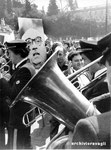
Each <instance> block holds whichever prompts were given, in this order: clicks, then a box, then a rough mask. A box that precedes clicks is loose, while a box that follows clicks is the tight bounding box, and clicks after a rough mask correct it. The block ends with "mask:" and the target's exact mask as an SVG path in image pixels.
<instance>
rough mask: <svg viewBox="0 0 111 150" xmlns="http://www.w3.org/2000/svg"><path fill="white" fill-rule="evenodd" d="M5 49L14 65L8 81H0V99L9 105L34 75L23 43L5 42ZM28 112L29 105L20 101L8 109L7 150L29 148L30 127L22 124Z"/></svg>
mask: <svg viewBox="0 0 111 150" xmlns="http://www.w3.org/2000/svg"><path fill="white" fill-rule="evenodd" d="M6 47H7V49H8V52H9V57H10V60H11V61H12V63H13V64H14V65H15V72H14V73H13V75H12V77H11V79H10V80H9V81H6V80H5V79H4V78H2V79H0V99H3V98H4V97H5V98H7V99H8V102H9V103H12V102H13V101H14V99H15V98H16V96H17V95H18V94H19V92H20V91H21V89H22V88H23V87H24V86H25V85H26V83H27V82H28V81H29V80H30V79H31V77H32V76H33V75H34V74H35V69H34V67H33V66H32V65H31V64H30V63H29V62H28V59H27V56H28V54H29V50H28V49H27V43H26V42H25V41H23V40H21V39H20V40H19V39H18V40H13V41H10V42H6ZM28 110H30V105H29V104H27V103H24V102H22V101H18V102H17V103H16V104H15V105H14V106H13V107H11V108H10V116H9V127H8V128H9V130H8V146H9V147H8V148H10V149H13V148H17V149H25V148H27V149H29V148H31V141H30V140H31V139H30V127H25V125H23V123H22V118H23V115H24V114H25V113H26V112H27V111H28ZM15 135H16V136H15ZM15 137H16V139H15ZM14 141H15V142H14ZM14 144H15V147H13V146H14Z"/></svg>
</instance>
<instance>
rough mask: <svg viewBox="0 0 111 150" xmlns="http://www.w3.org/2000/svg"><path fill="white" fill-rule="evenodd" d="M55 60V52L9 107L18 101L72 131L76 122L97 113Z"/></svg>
mask: <svg viewBox="0 0 111 150" xmlns="http://www.w3.org/2000/svg"><path fill="white" fill-rule="evenodd" d="M56 60H57V52H55V53H53V54H52V56H51V57H50V58H49V59H48V60H47V61H46V63H45V64H44V65H43V66H42V67H41V68H40V70H39V72H38V73H37V74H35V75H34V76H33V77H32V78H31V80H30V81H29V82H28V83H27V84H26V85H25V86H24V88H23V89H22V90H21V92H20V93H19V94H18V95H17V97H16V98H15V100H14V101H13V103H12V104H11V106H10V107H13V106H14V104H15V103H16V102H18V101H19V100H21V101H23V102H26V103H29V104H31V105H35V106H36V107H39V108H41V109H42V110H44V111H46V112H48V113H49V114H51V115H53V116H54V117H56V118H57V119H58V120H59V121H60V122H61V123H62V124H64V125H66V126H67V127H68V128H69V129H70V130H73V129H74V125H75V124H76V123H77V121H78V120H79V119H81V118H85V117H88V116H91V115H94V114H96V115H97V114H100V112H99V111H98V110H97V109H96V108H95V107H94V106H93V104H92V103H90V102H89V101H88V100H87V98H86V97H85V96H83V95H82V93H81V92H79V90H77V88H75V87H74V86H73V84H72V83H71V82H70V81H69V80H68V79H67V78H66V76H65V75H64V74H63V72H62V71H61V70H60V68H59V67H58V65H57V61H56Z"/></svg>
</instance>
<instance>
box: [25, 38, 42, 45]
mask: <svg viewBox="0 0 111 150" xmlns="http://www.w3.org/2000/svg"><path fill="white" fill-rule="evenodd" d="M25 41H26V42H27V44H28V45H32V44H33V43H34V42H35V43H36V44H37V45H39V46H40V45H41V44H42V38H41V37H40V36H37V37H36V38H35V39H31V38H28V39H26V40H25Z"/></svg>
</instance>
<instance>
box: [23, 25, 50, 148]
mask: <svg viewBox="0 0 111 150" xmlns="http://www.w3.org/2000/svg"><path fill="white" fill-rule="evenodd" d="M22 39H23V40H25V41H26V42H27V43H28V48H29V51H30V52H29V55H28V58H29V60H30V63H31V64H32V65H33V66H34V68H35V71H36V73H38V71H39V70H40V68H41V67H42V66H43V65H44V63H45V62H46V60H47V59H48V58H49V57H50V55H51V54H52V52H50V51H47V48H46V45H45V44H46V43H45V38H44V33H42V32H38V30H37V29H34V28H30V29H28V30H27V31H26V32H25V33H24V35H23V36H22ZM39 112H41V113H43V111H42V110H41V109H39V108H38V107H36V109H34V110H33V112H32V114H33V118H34V119H35V116H38V115H39ZM47 118H48V119H47ZM49 121H50V115H49V114H48V113H45V115H42V116H41V117H40V118H39V121H38V120H37V123H38V125H39V126H38V127H37V129H36V134H37V138H36V139H37V140H36V147H39V148H40V147H42V146H44V145H45V142H46V138H48V136H49V134H48V131H49V124H50V123H49ZM44 133H46V135H45V134H44Z"/></svg>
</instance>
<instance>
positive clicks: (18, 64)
mask: <svg viewBox="0 0 111 150" xmlns="http://www.w3.org/2000/svg"><path fill="white" fill-rule="evenodd" d="M25 60H27V57H26V58H24V59H22V60H21V61H20V62H19V63H17V64H16V66H15V68H17V67H18V66H20V64H21V63H22V62H24V61H25Z"/></svg>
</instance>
